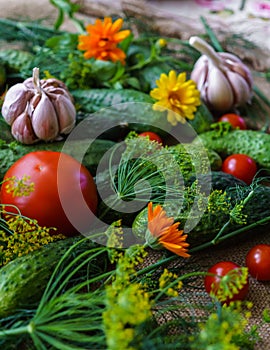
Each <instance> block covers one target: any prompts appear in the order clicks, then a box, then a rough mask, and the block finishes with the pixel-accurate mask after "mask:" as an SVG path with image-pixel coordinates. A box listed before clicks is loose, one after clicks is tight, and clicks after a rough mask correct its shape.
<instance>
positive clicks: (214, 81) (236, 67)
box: [189, 36, 253, 112]
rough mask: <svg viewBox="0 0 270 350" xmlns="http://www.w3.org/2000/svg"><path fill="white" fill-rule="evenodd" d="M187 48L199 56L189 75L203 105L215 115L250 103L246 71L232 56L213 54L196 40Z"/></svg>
mask: <svg viewBox="0 0 270 350" xmlns="http://www.w3.org/2000/svg"><path fill="white" fill-rule="evenodd" d="M189 44H190V45H191V46H193V47H194V48H196V49H197V50H198V51H200V52H201V53H202V56H201V57H200V58H199V59H198V60H197V62H196V63H195V65H194V67H193V70H192V72H191V79H192V80H194V81H195V82H196V84H197V88H198V90H199V91H200V93H201V99H202V100H203V101H204V103H205V104H206V105H207V106H208V107H209V108H210V109H213V110H215V111H219V112H226V111H229V110H231V109H233V108H234V107H238V106H241V105H244V104H245V103H248V102H250V100H251V97H252V86H253V78H252V75H251V72H250V70H249V68H248V67H247V66H246V65H245V64H244V63H243V62H242V61H241V60H240V59H239V58H238V57H237V56H235V55H233V54H230V53H228V52H215V51H214V49H213V48H212V47H211V46H210V45H209V44H208V43H206V42H205V41H204V40H202V39H201V38H199V37H196V36H193V37H191V38H190V39H189Z"/></svg>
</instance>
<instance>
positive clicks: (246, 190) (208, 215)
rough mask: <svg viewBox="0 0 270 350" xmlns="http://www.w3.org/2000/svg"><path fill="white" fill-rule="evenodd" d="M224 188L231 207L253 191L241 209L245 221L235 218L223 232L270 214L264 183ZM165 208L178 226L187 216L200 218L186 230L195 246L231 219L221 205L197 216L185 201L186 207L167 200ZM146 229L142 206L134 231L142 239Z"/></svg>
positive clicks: (268, 188) (207, 239)
mask: <svg viewBox="0 0 270 350" xmlns="http://www.w3.org/2000/svg"><path fill="white" fill-rule="evenodd" d="M240 188H241V190H240ZM221 191H222V190H221ZM252 191H253V192H252ZM225 192H226V193H227V195H226V196H227V200H228V202H229V203H231V207H232V209H233V207H234V205H235V204H237V203H240V201H241V200H244V199H245V198H247V196H248V195H249V194H250V193H251V192H252V194H251V196H250V198H249V200H247V202H246V203H245V205H244V207H243V209H242V214H243V215H245V216H246V224H244V223H243V224H240V223H239V224H237V223H235V222H232V223H231V224H230V225H228V226H227V227H226V229H225V230H224V233H228V232H231V231H234V230H237V229H239V228H244V227H245V226H246V225H249V224H253V223H255V222H257V221H259V220H261V219H265V218H266V217H270V207H269V201H270V187H268V186H263V185H257V186H256V187H254V188H252V187H250V186H241V187H239V186H234V187H227V188H226V190H225ZM217 208H219V206H218V205H217ZM164 209H165V210H166V213H167V215H168V216H170V217H171V216H172V217H174V219H175V221H179V222H180V226H179V227H180V228H182V229H183V228H184V226H185V223H186V221H187V220H188V219H189V220H190V219H194V220H196V221H197V219H199V221H198V223H197V225H196V226H195V227H194V228H192V229H191V231H190V232H188V233H187V234H188V239H187V241H188V243H190V246H191V247H192V248H193V247H196V246H198V245H200V244H203V243H206V242H210V241H211V240H212V239H214V238H215V237H216V235H217V234H218V233H219V231H220V229H221V228H222V227H223V225H225V224H226V223H227V222H228V221H229V220H230V212H227V211H224V210H223V209H222V207H220V208H219V209H217V210H216V211H214V212H209V211H208V210H206V211H205V212H204V213H203V214H202V213H200V212H199V213H198V217H196V214H195V215H194V214H191V213H190V210H189V209H190V208H187V206H186V205H185V204H184V205H183V209H181V208H177V207H175V205H174V203H173V202H171V203H170V202H167V204H166V206H165V207H164ZM261 227H262V226H261ZM146 229H147V208H145V209H143V210H142V211H141V212H140V213H139V214H138V215H137V216H136V218H135V220H134V221H133V224H132V231H133V234H134V235H135V236H136V237H137V238H139V239H141V240H144V235H145V232H146ZM265 229H269V225H268V227H267V226H266V227H265Z"/></svg>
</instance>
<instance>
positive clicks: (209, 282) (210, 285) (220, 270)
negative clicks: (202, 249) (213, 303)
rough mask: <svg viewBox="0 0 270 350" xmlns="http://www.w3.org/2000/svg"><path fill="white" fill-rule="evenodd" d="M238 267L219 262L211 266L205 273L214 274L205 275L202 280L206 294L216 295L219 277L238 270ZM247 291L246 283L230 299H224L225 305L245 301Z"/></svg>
mask: <svg viewBox="0 0 270 350" xmlns="http://www.w3.org/2000/svg"><path fill="white" fill-rule="evenodd" d="M238 268H240V266H239V265H238V264H236V263H234V262H232V261H220V262H218V263H216V264H215V265H213V266H211V267H210V268H209V269H208V271H207V272H209V273H211V274H215V275H213V276H210V275H207V276H205V278H204V286H205V290H206V292H207V293H209V294H210V293H213V294H214V295H215V294H217V292H218V289H219V285H220V281H221V277H223V276H226V275H227V274H228V273H229V272H230V271H231V270H234V269H238ZM248 289H249V283H248V281H247V282H246V284H245V285H244V286H243V287H242V288H241V289H240V290H239V291H238V293H236V294H234V295H233V296H232V297H231V298H229V297H228V298H227V299H226V301H225V302H226V303H230V302H231V301H235V300H243V299H245V297H246V295H247V293H248Z"/></svg>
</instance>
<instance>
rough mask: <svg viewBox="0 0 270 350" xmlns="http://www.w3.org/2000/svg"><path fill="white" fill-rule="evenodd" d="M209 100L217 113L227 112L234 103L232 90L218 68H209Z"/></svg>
mask: <svg viewBox="0 0 270 350" xmlns="http://www.w3.org/2000/svg"><path fill="white" fill-rule="evenodd" d="M206 95H207V100H208V102H209V104H210V105H211V106H212V107H213V108H214V109H215V110H217V111H227V110H229V109H230V108H231V107H232V105H233V103H234V96H233V92H232V88H231V86H230V84H229V82H228V80H227V78H226V76H225V75H224V74H223V72H222V71H221V70H220V69H218V68H217V67H215V66H213V65H211V66H209V74H208V88H207V94H206Z"/></svg>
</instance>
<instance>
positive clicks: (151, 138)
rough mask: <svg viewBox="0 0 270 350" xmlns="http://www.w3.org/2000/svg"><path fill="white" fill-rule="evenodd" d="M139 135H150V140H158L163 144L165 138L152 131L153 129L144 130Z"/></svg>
mask: <svg viewBox="0 0 270 350" xmlns="http://www.w3.org/2000/svg"><path fill="white" fill-rule="evenodd" d="M138 136H140V137H149V140H150V141H156V142H158V143H160V144H161V145H162V144H163V140H162V139H161V137H160V136H159V135H158V134H156V133H155V132H152V131H145V132H142V133H140V134H139V135H138Z"/></svg>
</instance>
